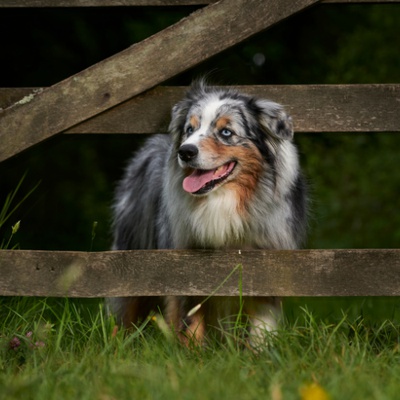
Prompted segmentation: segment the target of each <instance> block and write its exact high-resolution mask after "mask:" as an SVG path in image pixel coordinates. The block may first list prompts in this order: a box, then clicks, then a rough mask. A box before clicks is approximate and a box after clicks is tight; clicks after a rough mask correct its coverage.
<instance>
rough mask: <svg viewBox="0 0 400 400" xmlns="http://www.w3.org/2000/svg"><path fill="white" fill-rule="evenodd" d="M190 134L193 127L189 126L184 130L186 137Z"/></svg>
mask: <svg viewBox="0 0 400 400" xmlns="http://www.w3.org/2000/svg"><path fill="white" fill-rule="evenodd" d="M192 133H193V126H191V125H189V126H188V127H187V128H186V134H187V135H191V134H192Z"/></svg>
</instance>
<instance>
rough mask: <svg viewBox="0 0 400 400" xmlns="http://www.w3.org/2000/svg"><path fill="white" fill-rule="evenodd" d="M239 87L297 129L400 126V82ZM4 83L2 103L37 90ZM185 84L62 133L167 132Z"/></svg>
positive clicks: (149, 94) (137, 99)
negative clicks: (274, 105)
mask: <svg viewBox="0 0 400 400" xmlns="http://www.w3.org/2000/svg"><path fill="white" fill-rule="evenodd" d="M237 88H238V89H239V90H241V91H243V92H245V93H249V94H251V95H255V96H258V97H262V98H269V99H272V100H274V101H277V102H278V103H281V104H284V105H285V108H286V110H287V111H288V113H289V114H290V115H291V116H292V118H293V121H294V125H295V130H296V132H297V133H299V132H400V119H399V118H398V115H399V113H400V85H399V84H384V85H282V86H241V87H237ZM34 90H39V89H33V88H26V89H21V88H15V89H11V88H7V89H0V108H1V107H2V108H5V107H7V106H10V105H11V104H13V103H14V102H16V101H18V100H20V99H21V98H23V97H25V96H29V94H30V93H33V92H34ZM187 90H188V88H187V87H161V86H160V87H157V88H155V89H153V90H150V91H148V92H146V93H144V94H142V95H139V96H136V97H134V98H133V99H131V100H129V101H127V102H125V103H123V104H120V105H119V106H116V107H114V108H112V109H111V110H108V111H106V112H104V113H102V114H99V115H97V116H96V117H94V118H92V119H90V120H88V121H85V122H83V123H81V124H78V125H76V126H75V127H73V128H71V129H68V130H67V131H65V132H64V133H70V134H80V133H85V134H97V133H108V134H112V133H127V134H142V133H145V134H152V133H159V132H166V131H167V128H168V124H169V120H170V110H171V108H172V106H173V105H174V104H175V103H176V102H177V101H179V100H180V99H181V98H182V96H183V95H184V93H185V92H186V91H187Z"/></svg>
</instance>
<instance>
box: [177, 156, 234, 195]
mask: <svg viewBox="0 0 400 400" xmlns="http://www.w3.org/2000/svg"><path fill="white" fill-rule="evenodd" d="M233 166H234V163H233V162H231V163H228V164H225V165H223V166H222V167H221V168H220V169H219V170H218V172H216V170H211V171H204V170H201V169H195V170H194V171H193V172H192V174H191V175H189V176H187V177H186V178H185V179H184V180H183V189H184V190H185V191H186V192H189V193H194V192H197V191H199V190H200V189H201V188H202V187H203V186H204V185H206V184H207V183H209V182H211V181H212V180H214V179H218V178H221V177H222V176H223V175H225V174H226V173H227V172H229V171H231V170H232V169H233Z"/></svg>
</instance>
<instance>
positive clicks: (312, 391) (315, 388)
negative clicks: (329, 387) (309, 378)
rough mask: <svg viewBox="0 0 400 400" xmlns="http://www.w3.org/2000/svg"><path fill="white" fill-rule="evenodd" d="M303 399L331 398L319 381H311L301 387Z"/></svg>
mask: <svg viewBox="0 0 400 400" xmlns="http://www.w3.org/2000/svg"><path fill="white" fill-rule="evenodd" d="M300 396H301V400H329V399H330V397H329V395H328V393H327V392H326V391H325V390H324V389H323V388H322V387H321V386H319V385H318V384H317V383H310V384H307V385H304V386H302V387H301V388H300Z"/></svg>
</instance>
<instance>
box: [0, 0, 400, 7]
mask: <svg viewBox="0 0 400 400" xmlns="http://www.w3.org/2000/svg"><path fill="white" fill-rule="evenodd" d="M217 1H218V0H1V1H0V8H1V7H121V6H193V5H206V4H212V3H216V2H217ZM399 1H400V0H323V1H321V3H322V4H329V3H398V2H399Z"/></svg>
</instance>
